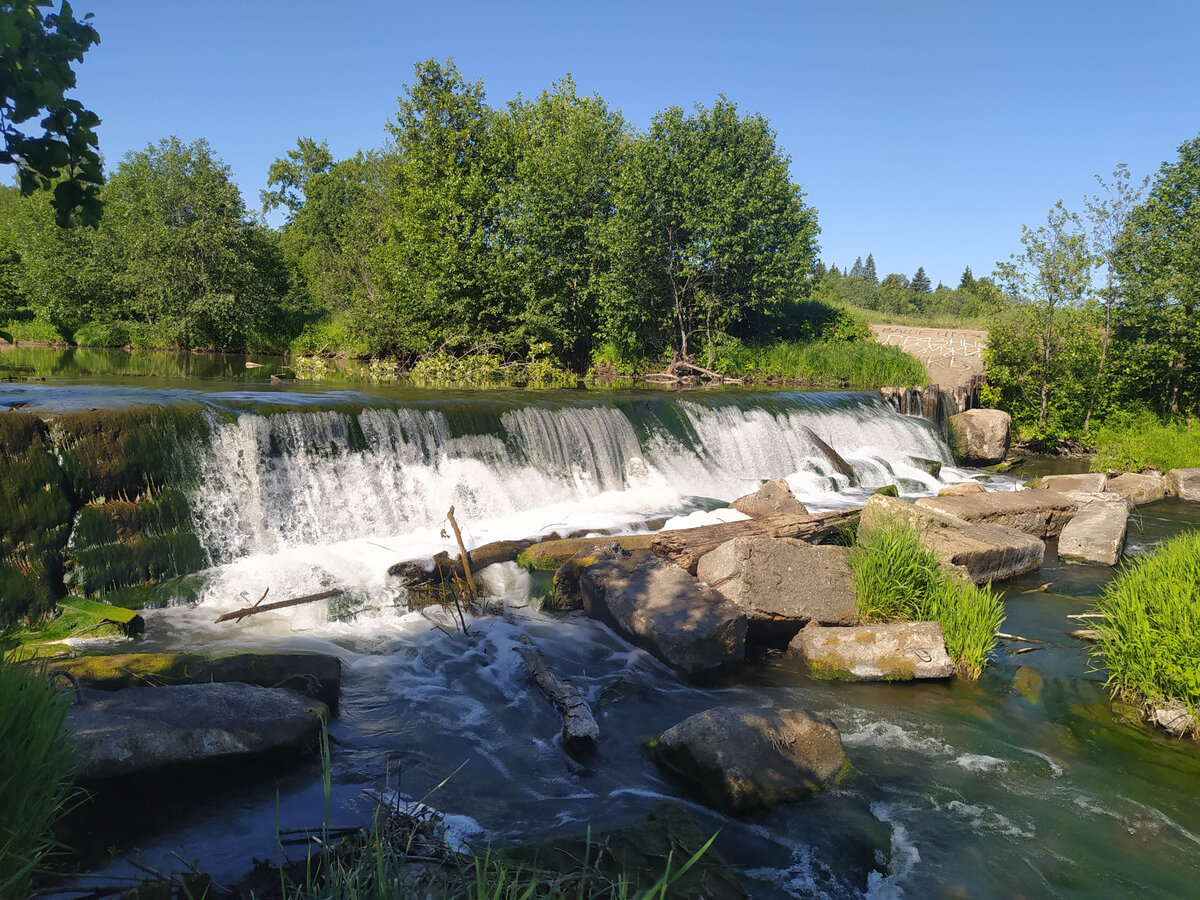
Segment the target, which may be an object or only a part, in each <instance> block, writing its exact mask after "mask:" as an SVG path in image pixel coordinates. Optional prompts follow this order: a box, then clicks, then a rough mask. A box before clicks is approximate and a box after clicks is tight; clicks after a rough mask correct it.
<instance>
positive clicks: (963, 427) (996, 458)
mask: <svg viewBox="0 0 1200 900" xmlns="http://www.w3.org/2000/svg"><path fill="white" fill-rule="evenodd" d="M1011 429H1012V417H1011V416H1010V415H1009V414H1008V413H1006V412H1004V411H1003V410H1000V409H968V410H967V411H966V412H961V413H959V414H958V415H956V416H951V417H950V447H951V448H952V449H953V450H954V455H955V456H956V457H958V460H959V462H962V463H966V464H967V465H976V466H991V465H995V464H996V463H1000V462H1004V457H1005V456H1007V455H1008V446H1009V441H1010V432H1011Z"/></svg>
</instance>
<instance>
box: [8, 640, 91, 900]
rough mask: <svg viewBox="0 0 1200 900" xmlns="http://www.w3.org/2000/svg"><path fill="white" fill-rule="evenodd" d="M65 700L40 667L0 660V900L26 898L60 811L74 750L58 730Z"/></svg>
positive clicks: (68, 789)
mask: <svg viewBox="0 0 1200 900" xmlns="http://www.w3.org/2000/svg"><path fill="white" fill-rule="evenodd" d="M68 702H69V695H63V694H56V693H55V691H54V688H53V686H52V685H51V684H50V681H49V679H48V678H47V677H46V672H45V668H44V667H40V666H38V667H27V666H26V665H24V664H23V663H22V662H20V661H18V660H14V659H12V658H9V659H7V660H3V659H0V810H3V811H4V812H3V815H0V897H28V896H30V895H31V891H30V887H31V884H32V881H33V875H34V872H35V871H36V869H37V867H38V865H40V863H41V862H42V860H43V859H45V857H46V855H47V854H48V853H49V852H50V851H51V850H52V849H53V848H54V846H55V844H54V841H53V838H52V836H51V833H50V829H51V827H52V826H53V825H54V823H55V822H56V821H57V820H58V818H59V817H60V816H61V815H62V814H63V812H64V811H65V810H66V807H67V804H68V803H69V802H70V799H71V794H72V787H71V783H70V780H69V779H70V775H71V769H72V764H73V761H74V748H73V747H72V745H71V743H70V740H69V739H68V738H67V736H66V735H65V733H64V731H63V723H64V722H65V720H66V715H67V704H68Z"/></svg>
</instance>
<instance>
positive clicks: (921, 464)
mask: <svg viewBox="0 0 1200 900" xmlns="http://www.w3.org/2000/svg"><path fill="white" fill-rule="evenodd" d="M908 462H909V464H910V465H912V467H913V468H915V469H920V470H921V471H922V472H924V473H925V474H926V475H932V476H933V477H934V478H937V477H938V476H939V475H941V474H942V461H941V460H940V459H926V458H925V457H923V456H910V457H909V458H908Z"/></svg>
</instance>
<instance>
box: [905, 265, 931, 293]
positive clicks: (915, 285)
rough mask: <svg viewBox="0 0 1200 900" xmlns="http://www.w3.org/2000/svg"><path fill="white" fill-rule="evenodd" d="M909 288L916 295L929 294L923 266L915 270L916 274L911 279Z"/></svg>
mask: <svg viewBox="0 0 1200 900" xmlns="http://www.w3.org/2000/svg"><path fill="white" fill-rule="evenodd" d="M909 287H910V288H912V289H913V290H914V291H916V292H917V293H918V294H928V293H929V292H930V284H929V276H928V275H926V274H925V267H924V266H920V267H919V268H918V269H917V274H916V275H914V276H913V277H912V281H911V282H910V283H909Z"/></svg>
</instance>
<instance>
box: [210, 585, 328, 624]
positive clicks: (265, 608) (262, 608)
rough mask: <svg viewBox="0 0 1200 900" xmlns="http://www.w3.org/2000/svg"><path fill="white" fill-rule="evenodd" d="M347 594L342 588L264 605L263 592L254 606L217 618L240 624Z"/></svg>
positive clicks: (220, 620)
mask: <svg viewBox="0 0 1200 900" xmlns="http://www.w3.org/2000/svg"><path fill="white" fill-rule="evenodd" d="M344 593H346V592H345V591H343V590H342V589H341V588H335V589H333V590H331V591H321V592H320V593H319V594H305V595H304V596H303V597H292V598H291V599H290V600H278V601H276V602H275V603H263V602H262V601H263V598H264V597H266V596H267V595H266V592H265V591H264V592H263V595H262V597H260V598H259V600H258V602H257V603H255V604H254V605H253V606H247V607H244V608H242V609H235V610H234V611H233V612H227V613H225V614H224V615H222V616H217V621H218V622H228V621H229V620H230V619H233V620H234V621H235V622H240V621H242V619H244V618H246V616H257V615H258V614H259V613H265V612H269V611H270V610H272V609H284V608H285V607H288V606H300V605H301V604H302V603H316V602H317V601H318V600H329V599H330V598H332V597H340V596H341V595H342V594H344Z"/></svg>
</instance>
